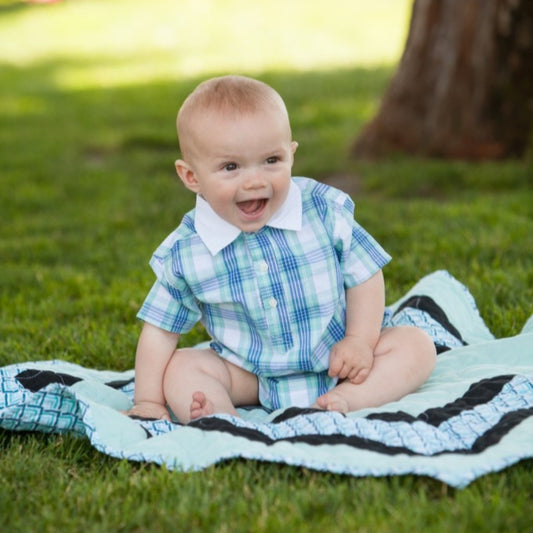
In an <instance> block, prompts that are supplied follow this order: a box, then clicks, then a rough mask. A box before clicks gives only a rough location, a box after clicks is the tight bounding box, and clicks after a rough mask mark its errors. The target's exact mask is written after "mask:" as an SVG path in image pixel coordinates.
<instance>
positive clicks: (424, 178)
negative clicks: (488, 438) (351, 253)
mask: <svg viewBox="0 0 533 533" xmlns="http://www.w3.org/2000/svg"><path fill="white" fill-rule="evenodd" d="M409 5H410V2H409V1H407V0H405V1H399V0H390V1H387V0H380V1H375V2H364V1H359V2H356V1H354V0H350V1H348V0H346V1H339V2H333V3H331V5H330V6H329V7H330V9H328V10H324V9H323V8H322V7H321V6H322V4H321V3H319V2H317V3H313V2H304V1H302V2H299V1H295V2H286V1H282V0H279V1H270V2H264V3H263V2H255V3H254V2H244V0H232V1H230V0H226V1H222V0H221V1H220V2H213V1H211V2H209V1H207V0H205V1H197V2H196V1H194V2H193V1H190V2H173V1H170V0H167V1H163V0H161V1H159V2H157V4H156V3H150V2H143V1H141V0H115V1H114V2H104V1H103V0H100V1H96V0H94V1H91V2H89V1H84V0H71V1H64V2H62V3H58V4H54V5H48V6H37V5H34V6H29V5H23V4H19V3H16V2H1V3H0V158H1V159H0V161H1V164H2V171H1V173H0V186H1V195H0V212H1V213H2V223H1V224H0V258H1V261H0V280H1V281H0V365H5V364H10V363H14V362H18V361H24V360H35V359H51V358H61V359H66V360H70V361H74V362H77V363H80V364H83V365H87V366H91V367H100V368H110V369H117V370H121V369H127V368H131V367H132V365H133V360H134V351H135V344H136V339H137V335H138V333H139V324H138V323H137V321H136V319H135V314H136V311H137V309H138V307H139V305H140V304H141V302H142V300H143V298H144V296H145V294H146V292H147V290H148V288H149V286H150V284H151V282H152V279H153V278H152V274H151V272H150V270H149V268H148V266H147V261H148V259H149V257H150V255H151V253H152V251H153V249H154V247H155V246H156V245H157V244H158V243H159V242H160V241H161V239H162V238H163V237H164V236H165V235H166V234H167V233H168V232H169V231H170V230H171V229H172V228H173V227H174V226H176V225H177V223H178V221H179V219H180V217H181V216H182V214H183V213H184V212H185V211H186V210H187V209H189V208H190V207H191V206H192V204H193V198H192V196H191V195H190V194H188V193H187V192H185V191H184V190H183V188H182V187H181V186H180V184H179V183H178V181H177V179H176V177H175V175H174V171H173V161H174V159H175V158H176V157H177V155H178V154H177V147H176V140H175V132H174V115H175V113H176V111H177V108H178V106H179V104H180V102H181V101H182V99H183V98H184V97H185V95H186V94H187V93H188V92H189V91H190V90H191V89H192V88H193V87H194V86H195V85H196V83H197V82H199V81H200V80H201V79H204V78H205V77H208V76H210V75H213V74H217V73H221V72H230V71H231V72H241V73H244V74H251V75H256V76H260V77H261V78H262V79H264V80H265V81H267V82H269V83H271V84H272V85H273V86H275V87H276V88H277V89H278V90H279V91H280V92H281V93H282V95H283V96H284V97H285V99H286V101H287V106H288V108H289V111H290V113H291V117H292V126H293V132H294V137H295V139H297V140H298V141H299V143H300V148H299V150H298V153H297V162H296V167H295V173H296V174H301V175H309V176H311V177H315V178H318V179H324V180H328V181H330V182H332V183H337V184H340V185H342V186H343V187H345V188H347V189H349V190H350V191H351V192H353V194H354V197H355V199H356V202H357V217H358V219H359V220H360V222H362V223H363V225H365V226H366V227H367V228H368V229H369V230H370V231H371V232H372V233H373V234H374V235H375V236H376V237H377V238H378V239H379V240H380V241H381V242H382V243H383V245H384V246H385V248H386V249H387V250H389V251H390V252H391V253H392V255H393V256H394V260H393V262H392V263H391V264H390V266H387V268H386V270H385V275H386V279H387V291H388V301H389V302H392V301H393V300H394V299H395V298H397V297H398V296H400V295H401V294H402V293H403V292H405V290H407V289H408V288H409V287H410V286H411V285H412V283H414V282H415V281H416V280H417V279H419V278H420V277H421V276H422V275H424V274H427V273H429V272H431V271H433V270H436V269H443V268H444V269H447V270H449V271H450V272H451V273H452V274H453V275H455V276H456V277H457V278H459V279H460V280H461V281H463V282H464V283H465V284H466V285H467V286H468V287H469V288H470V289H471V291H472V293H473V294H474V296H475V298H476V301H477V302H478V304H479V307H480V310H481V314H482V316H483V317H484V319H485V321H486V322H487V324H488V326H489V327H490V329H491V330H492V331H493V332H494V333H495V334H496V335H497V336H499V337H501V336H508V335H514V334H516V333H518V332H519V331H520V329H521V327H522V325H523V323H524V321H525V320H526V318H527V317H528V316H529V315H530V314H531V313H532V312H533V257H532V250H533V191H532V177H531V176H532V175H533V172H532V165H531V160H524V161H505V162H496V163H494V162H493V163H479V164H473V163H465V162H449V161H428V160H421V159H413V158H409V157H401V156H395V157H391V158H388V159H386V160H383V161H379V162H363V161H354V160H352V159H350V158H349V156H348V151H349V146H350V143H351V142H352V141H353V139H354V137H355V136H356V134H357V132H358V131H360V128H361V126H362V125H363V124H364V123H365V122H366V121H367V120H368V119H369V118H370V117H371V116H372V115H373V113H374V112H375V110H376V108H377V105H378V102H379V98H380V96H381V94H382V92H383V90H384V88H385V87H386V84H387V82H388V80H389V79H390V76H391V75H392V73H393V71H394V67H395V64H396V61H397V60H398V57H399V54H400V52H401V48H402V44H403V39H404V36H405V29H406V21H407V19H408V15H409V13H408V7H409ZM155 6H157V7H155ZM265 24H267V25H268V26H269V27H270V28H271V30H269V31H268V32H266V31H264V30H262V28H263V27H264V25H265ZM202 337H203V333H202V331H201V330H200V329H195V330H194V331H193V332H192V333H191V334H189V335H187V336H185V337H184V338H183V340H182V342H183V343H194V342H196V341H197V340H199V339H201V338H202ZM0 449H1V453H0V477H1V479H2V488H1V489H0V523H1V524H2V531H10V532H11V531H14V532H16V531H47V532H48V531H50V532H52V531H61V532H65V531H95V532H96V531H98V532H100V531H165V530H178V531H194V530H206V531H231V532H234V531H279V530H281V529H285V530H288V531H293V530H294V531H301V530H306V531H307V530H308V531H324V530H327V529H331V528H333V527H334V528H335V530H336V531H356V530H357V531H385V532H387V531H390V532H402V531H450V530H454V531H457V532H461V531H502V532H509V531H527V530H528V528H529V529H530V528H531V525H530V510H529V506H530V502H531V498H532V496H533V475H532V474H533V472H532V467H533V462H532V461H525V462H522V463H520V464H518V465H516V466H514V467H511V468H509V469H507V470H505V471H503V472H501V473H498V474H492V475H489V476H485V477H484V478H482V479H480V480H478V481H476V482H474V483H473V484H472V485H470V486H469V487H468V488H466V489H464V490H461V491H456V490H452V489H450V488H448V487H447V486H445V485H443V484H441V483H439V482H436V481H434V480H431V479H426V478H419V477H414V476H405V477H398V478H385V479H372V478H368V479H357V478H351V477H344V476H338V475H333V474H324V473H318V472H313V471H308V470H306V469H301V468H293V467H289V466H286V465H275V464H262V463H256V462H247V461H231V462H227V463H224V464H221V465H217V466H215V467H213V468H209V469H207V470H206V471H203V472H199V473H187V474H184V473H179V472H169V471H167V470H166V469H165V468H159V467H156V466H153V465H138V464H134V463H127V462H123V461H117V460H114V459H111V458H109V457H107V456H104V455H102V454H99V453H98V452H96V451H95V450H94V449H93V448H92V447H91V446H90V445H89V443H88V442H87V441H85V440H79V439H74V438H72V437H68V436H47V435H43V434H37V435H34V434H14V433H9V432H5V431H1V432H0Z"/></svg>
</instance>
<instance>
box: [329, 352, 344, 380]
mask: <svg viewBox="0 0 533 533" xmlns="http://www.w3.org/2000/svg"><path fill="white" fill-rule="evenodd" d="M343 365H344V362H343V360H342V359H341V358H340V357H338V356H336V354H335V352H333V353H332V354H331V356H330V359H329V371H328V375H329V377H331V378H335V377H339V373H340V371H341V370H342V367H343Z"/></svg>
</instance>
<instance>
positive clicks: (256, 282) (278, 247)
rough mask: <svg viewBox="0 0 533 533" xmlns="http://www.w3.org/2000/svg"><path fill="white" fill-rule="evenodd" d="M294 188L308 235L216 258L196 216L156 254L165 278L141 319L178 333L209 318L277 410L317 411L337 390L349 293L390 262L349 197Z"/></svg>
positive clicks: (219, 345)
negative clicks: (333, 356)
mask: <svg viewBox="0 0 533 533" xmlns="http://www.w3.org/2000/svg"><path fill="white" fill-rule="evenodd" d="M293 183H295V184H296V185H297V186H298V188H299V190H300V191H301V198H302V229H301V230H299V231H288V230H283V229H280V228H273V227H270V226H268V225H267V226H265V227H263V228H262V229H261V230H259V231H257V232H254V233H243V232H241V233H240V234H239V235H238V237H237V238H236V239H235V240H234V241H233V242H232V243H231V244H229V245H228V246H226V247H225V248H223V249H222V250H221V251H220V252H219V253H217V254H215V255H212V254H211V253H210V252H209V250H208V249H207V248H206V246H205V244H204V243H203V242H202V239H201V238H200V236H199V235H198V234H197V232H196V231H195V227H194V210H193V211H191V212H189V213H188V214H187V215H186V216H185V217H184V219H183V221H182V223H181V224H180V226H179V227H178V228H177V229H176V230H175V231H174V232H173V233H171V234H170V235H169V236H168V237H167V238H166V239H165V241H164V242H163V243H162V244H161V245H160V246H159V248H158V249H157V250H156V251H155V253H154V255H153V257H152V259H151V261H150V264H151V266H152V268H153V270H154V272H155V274H156V276H157V280H156V282H155V284H154V285H153V287H152V289H151V291H150V293H149V294H148V296H147V298H146V300H145V302H144V304H143V306H142V308H141V310H140V311H139V314H138V317H139V318H140V319H142V320H145V321H147V322H149V323H151V324H153V325H156V326H158V327H160V328H162V329H165V330H168V331H173V332H176V333H184V332H187V331H189V330H190V329H191V328H192V327H193V325H194V324H196V323H197V322H198V321H201V322H202V323H203V324H204V325H205V327H206V329H207V331H208V333H209V335H210V336H211V338H212V339H213V340H212V342H211V347H212V348H213V349H214V350H215V351H216V352H218V353H219V354H220V355H221V356H222V357H223V358H225V359H227V360H228V361H231V362H232V363H234V364H236V365H238V366H240V367H242V368H245V369H246V370H248V371H250V372H253V373H254V374H256V375H257V376H258V379H259V393H260V401H261V403H262V405H264V406H265V407H267V408H270V409H276V408H279V407H284V406H288V405H295V406H308V405H310V404H312V403H313V402H314V401H315V400H316V398H317V397H318V396H319V395H321V394H323V393H325V392H326V391H328V390H329V389H331V388H332V387H333V386H334V385H335V383H336V381H335V380H334V379H331V378H329V377H328V375H327V370H328V365H329V353H330V349H331V347H332V346H333V344H334V343H335V342H337V341H339V340H340V339H341V338H342V337H343V336H344V329H345V289H346V288H348V287H352V286H354V285H357V284H359V283H362V282H364V281H366V280H367V279H369V278H370V277H371V276H372V275H373V274H375V273H376V272H377V271H378V270H379V269H381V268H382V267H383V266H384V265H385V264H386V263H387V262H388V261H389V260H390V256H389V255H388V254H387V253H386V252H385V251H384V250H383V248H382V247H381V246H380V245H379V244H378V243H377V242H376V241H375V240H374V239H373V238H372V237H371V236H370V235H369V234H368V233H367V232H366V231H365V230H364V229H363V228H362V227H361V226H360V225H359V224H358V223H357V222H355V221H354V218H353V213H354V204H353V201H352V200H351V199H350V197H349V196H347V195H346V194H345V193H343V192H341V191H339V190H337V189H335V188H332V187H329V186H327V185H324V184H321V183H318V182H316V181H314V180H311V179H308V178H293ZM213 231H216V228H213Z"/></svg>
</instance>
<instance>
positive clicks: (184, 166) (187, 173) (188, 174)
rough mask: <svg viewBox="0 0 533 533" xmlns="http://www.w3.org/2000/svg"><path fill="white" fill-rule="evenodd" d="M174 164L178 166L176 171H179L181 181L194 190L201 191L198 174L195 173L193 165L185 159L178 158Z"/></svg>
mask: <svg viewBox="0 0 533 533" xmlns="http://www.w3.org/2000/svg"><path fill="white" fill-rule="evenodd" d="M174 165H175V166H176V172H177V173H178V176H179V177H180V179H181V181H183V184H184V185H185V187H187V189H189V190H190V191H192V192H195V193H198V192H200V187H199V184H198V180H197V179H196V174H195V173H194V170H193V169H192V167H191V166H190V165H189V164H188V163H186V162H185V161H183V159H178V160H177V161H176V162H175V163H174Z"/></svg>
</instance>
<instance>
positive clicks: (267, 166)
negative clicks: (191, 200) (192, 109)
mask: <svg viewBox="0 0 533 533" xmlns="http://www.w3.org/2000/svg"><path fill="white" fill-rule="evenodd" d="M194 130H195V140H194V142H193V147H194V148H193V150H192V152H193V153H192V155H191V158H190V159H189V160H188V161H187V166H188V168H189V171H188V172H187V171H185V170H184V169H182V171H180V169H179V167H178V165H177V168H178V173H179V174H180V177H181V178H182V180H183V181H184V183H185V185H186V186H187V187H188V188H189V189H191V190H193V191H194V192H196V193H198V194H201V195H202V197H203V198H204V199H205V200H206V201H207V202H208V203H209V205H210V206H211V207H212V209H213V210H214V211H215V212H216V213H217V214H218V215H219V216H220V217H222V218H223V219H225V220H226V221H228V222H230V223H231V224H233V225H234V226H237V227H238V228H239V229H240V230H242V231H245V232H252V231H257V230H259V229H261V228H262V227H263V226H264V225H265V224H266V223H267V222H268V220H269V219H270V218H271V217H272V215H273V214H274V213H275V212H276V211H277V210H278V209H279V208H280V207H281V205H282V204H283V202H284V201H285V198H286V197H287V193H288V191H289V187H290V178H291V169H292V164H293V160H294V157H293V156H294V152H295V150H296V148H297V146H298V145H297V143H296V142H292V141H291V133H290V127H289V124H288V120H287V117H286V115H285V114H284V113H282V112H281V111H277V110H270V109H269V110H264V111H257V112H253V113H246V114H228V113H220V112H218V113H210V114H209V115H204V116H202V117H201V118H200V119H199V120H198V121H197V122H196V123H195V126H194ZM185 173H187V175H186V176H185V175H184V174H185Z"/></svg>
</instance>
